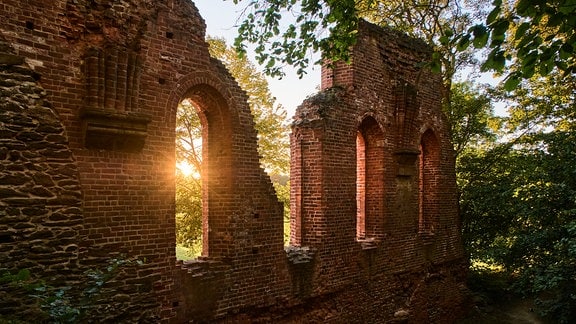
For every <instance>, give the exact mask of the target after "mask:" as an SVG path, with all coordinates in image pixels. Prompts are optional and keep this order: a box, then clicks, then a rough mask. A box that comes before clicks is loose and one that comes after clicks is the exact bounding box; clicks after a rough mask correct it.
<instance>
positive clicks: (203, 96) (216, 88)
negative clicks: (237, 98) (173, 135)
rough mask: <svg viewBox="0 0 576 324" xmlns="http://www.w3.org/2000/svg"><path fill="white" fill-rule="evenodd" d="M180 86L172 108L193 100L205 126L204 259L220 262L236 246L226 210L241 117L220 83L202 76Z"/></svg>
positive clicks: (230, 191) (203, 150)
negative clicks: (208, 258) (238, 123)
mask: <svg viewBox="0 0 576 324" xmlns="http://www.w3.org/2000/svg"><path fill="white" fill-rule="evenodd" d="M179 84H181V86H180V87H179V89H177V91H175V93H176V94H177V95H178V96H179V99H178V101H176V104H175V105H174V101H172V100H171V104H172V106H176V109H177V107H178V103H179V102H180V101H182V100H184V99H189V100H190V101H191V102H192V103H193V106H194V107H195V108H196V112H197V113H198V116H199V118H200V121H201V125H202V158H203V160H202V235H203V240H202V257H215V258H218V257H222V256H224V255H225V252H226V251H228V248H229V247H230V246H231V245H232V242H230V241H229V236H227V235H225V232H226V230H227V228H228V226H227V224H228V222H229V213H230V211H229V210H227V209H226V206H230V205H231V204H233V202H232V201H230V199H231V198H230V193H232V192H234V184H235V180H234V172H233V169H234V161H235V158H234V153H233V145H232V140H233V133H234V127H233V124H234V123H233V122H232V121H233V120H235V119H236V118H237V117H236V116H237V114H235V113H234V112H233V111H232V109H231V107H230V105H229V104H228V101H227V100H226V99H225V98H224V96H223V95H222V93H225V91H223V89H224V87H223V86H221V85H219V83H218V81H217V80H215V79H213V78H210V77H206V76H201V77H195V78H191V79H189V80H187V81H184V82H183V83H179ZM184 89H185V90H184ZM182 90H184V91H182ZM175 117H176V110H173V113H171V116H170V120H172V121H173V123H172V125H174V126H175ZM236 120H237V119H236ZM236 123H237V122H236ZM174 128H175V127H174Z"/></svg>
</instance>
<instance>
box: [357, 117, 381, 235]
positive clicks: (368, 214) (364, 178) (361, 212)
mask: <svg viewBox="0 0 576 324" xmlns="http://www.w3.org/2000/svg"><path fill="white" fill-rule="evenodd" d="M383 146H384V134H383V132H382V130H381V128H380V126H379V125H378V123H377V122H376V120H375V119H374V118H373V117H366V118H365V119H364V120H363V121H362V123H361V124H360V127H359V129H358V133H357V136H356V237H357V239H358V240H372V239H380V238H382V237H383V235H384V208H385V206H384V148H383Z"/></svg>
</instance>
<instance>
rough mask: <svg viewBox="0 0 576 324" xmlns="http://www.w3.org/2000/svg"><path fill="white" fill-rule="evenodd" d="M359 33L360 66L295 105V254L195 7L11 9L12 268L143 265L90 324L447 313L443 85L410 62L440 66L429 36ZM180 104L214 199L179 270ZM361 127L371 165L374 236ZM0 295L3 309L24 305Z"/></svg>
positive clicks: (1, 30)
mask: <svg viewBox="0 0 576 324" xmlns="http://www.w3.org/2000/svg"><path fill="white" fill-rule="evenodd" d="M363 26H364V25H363ZM364 27H367V29H365V30H364V31H363V36H362V39H361V42H360V44H363V45H362V46H359V47H358V49H357V50H356V51H355V54H354V55H355V56H354V57H355V59H354V63H353V64H352V65H351V66H344V65H342V66H339V67H338V68H337V69H336V70H335V71H334V73H332V72H331V71H330V70H325V71H324V72H323V77H324V78H325V80H324V81H323V84H324V89H325V90H324V91H322V92H321V93H320V94H318V95H317V96H315V97H314V98H311V99H310V100H308V101H306V102H305V103H304V104H303V105H302V106H301V107H300V108H299V110H298V115H297V116H296V119H295V124H294V125H295V126H294V134H293V156H292V186H293V187H292V188H293V189H292V201H291V207H292V212H293V219H292V220H291V227H292V229H293V234H292V238H291V242H292V245H293V247H292V248H290V249H289V251H288V253H286V252H285V251H284V247H283V243H282V237H283V234H282V224H283V220H282V208H281V206H280V204H279V203H278V201H277V199H276V197H275V195H274V189H273V187H272V185H271V182H270V180H269V178H268V177H267V176H266V174H265V172H264V170H263V169H262V168H261V167H260V164H259V159H258V153H257V146H256V145H257V144H256V143H257V141H256V139H257V138H256V132H255V130H254V122H253V118H252V115H251V113H250V110H249V107H248V105H247V97H246V94H245V93H244V92H243V91H241V90H240V89H239V87H238V85H237V83H236V82H235V81H234V80H233V78H232V77H231V76H230V74H229V73H228V72H227V71H226V69H225V68H224V66H223V65H222V64H221V63H220V62H218V61H216V60H214V59H211V58H210V57H209V53H208V48H207V44H206V43H205V41H204V32H205V24H204V21H203V20H202V18H201V17H200V16H199V14H198V11H197V9H196V8H195V7H194V5H193V3H191V2H189V1H186V0H167V1H152V0H145V1H136V0H120V1H107V0H102V1H89V0H74V1H72V0H58V1H53V0H50V1H48V0H43V1H32V0H29V1H28V0H4V1H2V4H0V35H1V37H2V38H1V39H0V40H1V42H0V45H1V46H0V74H1V77H2V78H1V79H0V92H1V94H2V101H1V102H0V104H1V105H2V111H0V118H1V120H0V141H1V144H2V145H1V146H0V161H1V164H0V180H1V181H0V208H1V209H0V229H1V231H0V262H1V264H2V267H3V268H8V269H11V270H17V269H21V268H28V269H31V271H32V272H33V273H34V274H36V275H37V276H40V277H44V278H49V277H54V276H57V277H61V278H62V279H63V280H68V281H70V280H74V279H77V278H78V276H79V275H81V274H82V272H83V271H84V270H86V269H88V268H98V267H104V266H105V265H107V261H108V260H109V259H110V258H115V257H120V256H122V255H124V256H126V257H129V258H139V259H145V260H146V262H145V264H144V265H141V266H135V267H129V268H127V269H125V270H123V271H122V272H121V273H120V274H119V276H117V277H116V278H114V280H113V281H112V282H110V283H109V284H108V285H107V286H106V288H105V290H104V291H103V295H104V296H105V297H106V299H105V300H103V301H102V302H101V303H98V304H97V308H96V310H97V311H96V312H94V313H92V314H91V318H90V320H92V321H94V322H110V323H116V322H159V321H160V322H175V323H184V322H188V321H193V322H203V321H222V322H226V321H228V322H237V321H244V322H247V321H260V322H371V321H372V322H382V321H392V320H398V319H400V320H401V319H403V317H402V316H405V315H403V314H404V313H403V312H404V311H405V312H406V313H407V314H408V315H406V316H407V318H408V319H410V320H412V321H414V322H415V321H420V320H425V319H429V320H431V321H441V320H450V319H453V318H454V316H457V314H458V312H456V311H454V310H458V308H459V302H460V297H461V292H460V291H459V290H458V289H460V288H459V287H460V284H461V277H459V275H460V274H462V269H461V268H460V266H461V260H462V251H461V246H460V243H459V240H458V238H459V234H458V226H457V219H456V216H457V214H456V205H455V203H456V200H455V199H456V196H455V184H454V170H453V161H452V158H451V151H450V149H449V148H450V143H449V141H448V137H447V133H446V126H445V124H444V121H443V117H442V116H441V114H440V113H439V102H440V101H439V100H440V98H439V97H438V93H437V89H438V86H439V83H438V80H437V78H436V77H434V76H433V75H430V73H428V72H425V71H424V72H422V73H420V71H419V70H418V69H417V68H415V67H414V65H413V63H414V62H415V61H418V60H422V59H423V58H424V57H426V55H428V54H429V53H428V52H427V50H426V49H424V50H422V48H423V47H421V46H420V45H418V46H414V45H413V44H417V42H415V41H414V40H410V39H406V38H404V37H403V36H402V37H400V36H398V35H396V34H390V33H388V32H382V31H378V30H375V29H373V28H371V27H369V28H368V25H365V26H364ZM398 37H400V40H397V39H396V38H398ZM329 77H330V79H328V78H329ZM333 85H334V86H335V85H338V86H339V87H332V86H333ZM328 88H330V89H328ZM185 98H188V99H190V100H192V101H193V102H194V103H195V105H196V107H198V109H199V115H200V119H201V120H202V122H203V125H204V128H203V132H204V139H203V140H204V142H203V150H205V151H204V154H203V155H204V163H203V165H204V168H205V169H204V171H203V172H204V175H205V176H204V180H203V181H204V183H203V188H205V189H204V193H203V197H204V202H205V203H204V207H203V208H204V249H203V255H202V256H201V257H200V258H199V259H198V260H195V261H192V262H187V263H182V262H177V261H176V258H175V249H174V248H175V234H174V231H175V219H174V210H175V207H174V203H175V202H174V200H175V199H174V197H175V189H174V167H175V161H174V158H175V149H174V138H175V135H174V134H175V131H174V128H175V118H176V117H175V116H176V109H177V106H178V103H179V102H180V101H181V100H183V99H185ZM365 116H371V117H370V119H365V118H364V117H365ZM364 120H366V122H365V123H363V121H364ZM361 125H363V126H361ZM359 130H360V131H362V136H363V137H364V140H365V143H366V144H365V148H366V155H365V159H366V160H367V161H369V162H370V163H371V164H369V163H368V162H367V163H366V166H365V169H366V170H365V172H364V173H365V174H366V176H365V188H364V189H365V194H364V196H365V197H366V198H365V205H366V208H365V218H366V221H365V222H364V224H365V225H363V231H364V233H363V234H358V233H357V223H358V222H356V217H357V208H356V206H357V199H356V196H357V186H356V178H357V174H356V172H357V171H356V170H357V167H356V165H357V161H356V151H357V149H356V139H357V134H358V131H359ZM426 131H429V132H428V133H427V134H431V135H426V136H424V137H423V135H422V134H424V132H426ZM421 138H423V140H422V142H423V143H425V144H424V145H423V147H424V151H430V152H431V153H430V154H424V155H423V156H426V157H427V158H425V159H423V161H424V162H423V163H422V165H424V166H425V167H424V168H422V171H420V169H419V168H418V167H417V164H418V154H417V152H418V151H419V150H420V142H421ZM380 149H381V150H383V151H379V150H380ZM375 169H377V170H380V171H375ZM420 183H422V185H421V184H420ZM420 187H422V188H423V191H422V192H424V193H425V194H422V195H424V196H426V201H425V202H422V203H420V202H419V201H424V200H423V199H421V198H420V197H421V196H422V195H421V194H420V193H419V189H418V188H420ZM419 217H420V218H422V219H424V220H425V221H419ZM62 284H65V283H62ZM6 289H7V288H6V287H0V297H2V299H1V301H2V302H5V305H7V306H6V307H0V309H1V310H2V312H3V313H5V312H11V311H12V310H13V309H15V308H18V307H21V305H19V304H18V302H16V303H15V302H14V300H9V298H8V297H7V296H9V294H8V293H7V291H6ZM436 290H438V295H439V296H441V298H439V299H436V298H433V296H432V295H433V294H432V293H431V292H432V291H436ZM398 310H401V312H399V313H398V312H397V311H398ZM395 312H396V313H398V314H400V315H398V314H396V315H397V316H396V317H394V314H395ZM0 314H1V313H0Z"/></svg>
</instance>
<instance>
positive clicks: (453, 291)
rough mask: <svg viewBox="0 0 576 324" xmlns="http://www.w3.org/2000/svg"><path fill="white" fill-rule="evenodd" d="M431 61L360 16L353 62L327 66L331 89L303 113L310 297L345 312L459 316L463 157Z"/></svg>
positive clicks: (298, 223)
mask: <svg viewBox="0 0 576 324" xmlns="http://www.w3.org/2000/svg"><path fill="white" fill-rule="evenodd" d="M430 56H431V50H430V49H429V48H428V47H427V46H426V45H425V44H423V43H422V42H420V41H419V40H415V39H411V38H409V37H407V36H405V35H403V34H401V33H399V32H396V31H392V30H387V29H382V28H379V27H376V26H374V25H371V24H369V23H366V22H361V23H360V32H359V40H358V43H357V44H356V46H355V47H354V51H353V54H352V63H351V64H350V65H347V64H344V63H337V64H336V65H335V67H333V68H324V70H323V73H322V77H323V79H322V89H323V90H322V92H320V93H319V94H318V95H316V96H315V97H312V98H310V99H308V100H306V101H305V102H304V104H303V105H301V106H300V107H299V108H298V110H297V111H296V116H295V118H294V124H293V134H292V137H291V140H292V141H291V143H292V144H291V147H292V157H291V159H292V160H291V161H292V164H291V185H292V187H291V194H292V198H293V200H292V204H291V207H292V209H291V213H292V223H291V225H292V228H293V232H292V243H293V244H296V245H298V246H300V247H302V248H303V247H306V248H309V249H311V250H313V251H315V255H314V259H313V267H312V268H311V270H310V271H309V273H308V276H309V278H310V279H309V282H310V285H311V289H310V291H311V292H310V296H311V297H312V296H315V298H319V297H320V296H325V295H327V294H334V295H335V297H334V298H333V300H337V301H339V302H342V303H343V305H342V306H341V310H340V311H336V310H334V311H335V312H337V313H339V316H340V317H341V318H342V317H343V318H350V319H352V318H353V316H365V317H364V320H365V321H368V322H372V321H383V322H386V321H392V320H400V319H406V320H408V321H410V322H414V323H423V322H449V321H452V320H454V319H455V318H457V316H458V314H460V313H459V312H458V310H459V308H460V307H461V305H462V301H463V298H464V295H463V292H464V290H463V288H464V281H465V280H464V277H465V268H466V263H465V258H464V252H463V249H462V245H461V241H460V228H459V218H458V213H457V196H456V181H455V173H454V156H453V149H452V144H451V142H450V138H449V133H448V127H447V124H446V120H445V118H444V116H443V114H442V112H441V100H442V97H441V95H442V83H441V80H440V76H439V75H435V74H433V73H432V72H430V71H429V70H427V69H425V68H423V66H424V64H422V63H425V62H426V61H427V60H429V58H430ZM358 138H361V140H360V141H359V140H358ZM359 143H361V144H359ZM360 147H361V149H360ZM357 156H360V157H361V158H360V159H359V160H357ZM360 163H362V165H363V166H362V167H360V168H358V167H357V165H358V164H360ZM359 170H360V171H359ZM357 181H359V183H361V184H357ZM359 197H360V198H359ZM360 287H362V288H360ZM363 289H366V290H368V291H369V293H367V294H365V293H366V292H364V291H362V290H363ZM351 291H353V292H351ZM351 296H355V297H351ZM361 296H363V298H362V297H361ZM312 300H315V299H314V298H313V299H312ZM354 300H356V301H354ZM375 305H379V306H375ZM344 309H345V310H344ZM378 309H379V311H378ZM327 312H328V313H330V311H329V310H327ZM376 312H377V313H378V314H377V315H376V314H375V313H376ZM354 314H356V315H354ZM371 314H372V315H371Z"/></svg>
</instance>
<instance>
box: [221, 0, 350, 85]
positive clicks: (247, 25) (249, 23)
mask: <svg viewBox="0 0 576 324" xmlns="http://www.w3.org/2000/svg"><path fill="white" fill-rule="evenodd" d="M233 1H234V3H235V4H238V3H240V2H242V0H233ZM243 12H244V20H243V21H242V22H241V23H240V26H239V28H238V37H237V38H236V41H235V44H234V46H235V47H236V49H237V51H238V52H239V53H241V54H242V55H244V54H245V53H246V45H245V42H250V43H254V44H257V47H256V49H255V52H256V60H257V62H258V63H259V64H264V71H265V72H266V73H267V74H269V75H271V76H282V75H283V73H282V68H281V67H282V66H283V65H286V64H288V65H291V66H293V67H295V68H296V69H297V73H298V75H300V76H302V75H304V73H306V71H305V69H306V67H307V66H308V65H309V64H310V63H314V62H310V56H309V54H310V53H309V52H308V50H312V51H314V52H316V51H319V50H320V51H322V53H324V55H325V56H326V57H329V58H332V59H341V60H344V61H348V60H349V50H348V48H349V47H350V45H352V44H354V42H355V41H356V38H355V35H356V30H357V24H358V18H357V17H358V15H357V11H356V8H355V1H354V0H304V1H297V0H265V1H249V4H248V5H247V6H246V7H245V8H244V11H243ZM283 17H293V21H290V22H287V23H286V22H285V21H283V20H282V18H283Z"/></svg>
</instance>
